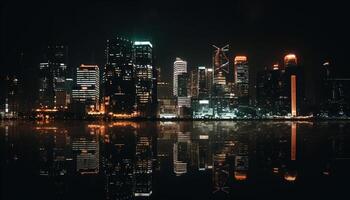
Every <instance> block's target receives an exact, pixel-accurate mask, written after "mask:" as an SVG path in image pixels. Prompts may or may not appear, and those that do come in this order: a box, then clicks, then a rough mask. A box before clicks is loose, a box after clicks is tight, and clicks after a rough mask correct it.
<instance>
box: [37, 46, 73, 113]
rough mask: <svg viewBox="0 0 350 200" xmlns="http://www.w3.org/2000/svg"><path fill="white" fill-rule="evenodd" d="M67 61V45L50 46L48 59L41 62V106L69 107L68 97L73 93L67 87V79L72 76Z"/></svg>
mask: <svg viewBox="0 0 350 200" xmlns="http://www.w3.org/2000/svg"><path fill="white" fill-rule="evenodd" d="M67 63H68V47H67V46H64V45H49V46H48V48H47V53H46V60H45V62H42V63H40V66H39V70H40V71H39V97H38V106H39V107H45V108H53V107H56V108H57V109H66V108H67V98H69V97H70V93H71V91H69V88H67V87H66V86H67V85H66V79H69V78H71V77H70V73H69V70H68V67H67ZM68 102H69V101H68Z"/></svg>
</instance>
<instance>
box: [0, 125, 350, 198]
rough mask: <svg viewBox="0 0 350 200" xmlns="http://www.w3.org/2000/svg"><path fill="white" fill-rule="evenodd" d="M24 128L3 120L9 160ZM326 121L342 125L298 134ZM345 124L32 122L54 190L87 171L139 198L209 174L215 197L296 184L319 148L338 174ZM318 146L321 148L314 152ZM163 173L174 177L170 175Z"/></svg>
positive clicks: (41, 172)
mask: <svg viewBox="0 0 350 200" xmlns="http://www.w3.org/2000/svg"><path fill="white" fill-rule="evenodd" d="M17 126H19V125H16V124H11V123H6V124H4V123H3V124H1V126H0V130H1V142H2V143H3V144H5V145H4V147H5V148H6V154H4V155H3V157H4V158H5V162H4V163H5V164H6V166H13V164H15V163H16V162H17V161H18V160H21V159H22V158H23V156H22V154H23V153H21V151H20V148H19V147H20V146H21V145H22V143H21V142H20V141H21V140H20V138H21V136H20V135H21V131H19V128H18V127H17ZM324 126H326V127H331V129H333V130H337V134H330V133H327V134H328V135H325V138H326V139H319V140H317V139H315V138H316V136H315V135H314V134H306V133H307V132H306V131H304V134H298V131H299V130H300V129H302V130H309V129H314V130H316V128H318V129H317V130H320V131H321V130H322V129H323V128H324ZM344 126H345V125H342V124H340V125H339V124H335V125H333V124H331V125H329V124H326V125H324V124H317V126H315V124H313V123H301V122H276V123H272V124H271V123H267V122H266V123H264V122H244V121H240V122H230V121H222V122H220V121H215V122H213V121H211V122H201V121H193V122H115V123H110V124H107V123H101V124H99V123H92V124H85V123H84V124H78V125H76V124H73V125H69V126H68V125H62V124H57V125H50V124H36V125H30V126H29V127H31V131H32V132H33V133H35V135H33V141H32V142H33V143H35V144H36V148H37V156H38V159H37V160H35V162H37V166H38V168H37V175H38V176H39V177H46V178H47V179H48V180H52V181H54V185H55V187H56V188H55V191H56V193H55V194H54V195H56V196H61V197H62V198H64V197H66V195H67V194H66V193H67V192H69V191H70V190H69V189H68V188H67V187H71V186H72V185H70V182H71V181H72V180H77V179H84V177H88V179H84V180H90V179H91V180H93V181H91V182H92V183H94V182H96V184H100V183H101V184H102V185H103V189H102V192H101V194H102V197H103V198H105V199H135V198H141V197H142V198H152V197H153V196H154V195H157V191H158V194H159V190H161V189H157V188H156V187H155V186H157V187H163V186H162V184H164V185H166V184H168V182H166V181H169V180H189V179H187V178H188V177H195V176H205V177H206V178H207V180H208V182H209V183H210V188H211V191H210V195H213V196H216V195H219V194H224V195H233V196H235V195H236V196H242V193H240V191H241V189H242V188H244V187H248V186H247V185H249V184H250V183H253V182H254V183H259V181H262V180H263V178H264V177H269V180H270V181H272V182H273V181H275V182H276V184H277V183H278V184H281V183H288V184H293V183H294V182H298V181H300V180H301V179H300V176H304V177H305V176H307V174H303V173H302V172H303V170H305V169H303V170H300V168H303V167H304V166H303V165H309V164H308V162H309V161H308V159H314V158H313V154H314V152H317V151H321V150H320V149H324V150H323V151H324V152H326V153H324V154H322V157H321V158H320V159H322V161H320V162H322V163H324V165H322V166H321V168H322V169H321V170H320V171H321V172H322V173H321V174H322V175H323V176H324V175H326V176H331V175H333V174H334V173H335V168H336V167H338V165H339V162H343V163H344V162H345V161H347V160H349V158H350V150H349V148H348V146H347V145H346V144H345V143H346V142H347V141H349V137H348V136H347V135H346V134H345V129H346V127H347V126H345V127H344ZM317 137H319V136H317ZM320 144H327V145H326V146H324V145H320ZM321 147H322V148H321ZM311 148H313V149H316V150H313V151H311V152H309V151H310V150H309V149H311ZM328 150H329V151H328ZM309 154H310V155H311V156H309ZM307 156H308V157H307ZM307 158H308V159H307ZM338 168H339V167H338ZM310 169H312V168H311V167H310ZM312 170H314V169H312ZM298 172H299V173H298ZM163 176H166V177H172V179H164V180H163ZM186 177H187V178H186ZM100 180H101V181H100ZM155 182H159V183H158V184H154V183H155ZM272 182H271V183H272ZM183 184H185V185H188V186H190V185H191V184H195V183H183ZM196 184H198V183H196ZM164 187H165V186H164ZM163 189H164V188H163ZM174 190H175V189H174ZM242 191H243V190H242ZM245 195H247V194H245Z"/></svg>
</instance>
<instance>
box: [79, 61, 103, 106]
mask: <svg viewBox="0 0 350 200" xmlns="http://www.w3.org/2000/svg"><path fill="white" fill-rule="evenodd" d="M72 96H73V100H74V101H77V102H81V103H84V104H85V105H86V106H89V107H90V108H91V110H96V109H98V107H99V99H100V71H99V68H98V66H97V65H83V64H82V65H80V67H78V68H77V72H76V88H75V89H73V92H72Z"/></svg>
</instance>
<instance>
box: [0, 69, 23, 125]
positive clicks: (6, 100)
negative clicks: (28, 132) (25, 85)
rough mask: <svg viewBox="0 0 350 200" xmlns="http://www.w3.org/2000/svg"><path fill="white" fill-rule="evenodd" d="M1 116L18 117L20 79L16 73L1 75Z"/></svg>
mask: <svg viewBox="0 0 350 200" xmlns="http://www.w3.org/2000/svg"><path fill="white" fill-rule="evenodd" d="M0 89H1V91H0V106H1V107H0V117H1V118H17V117H18V114H19V112H20V111H21V110H20V99H21V98H20V92H21V91H20V81H19V79H18V78H17V77H16V76H14V75H7V76H6V77H0Z"/></svg>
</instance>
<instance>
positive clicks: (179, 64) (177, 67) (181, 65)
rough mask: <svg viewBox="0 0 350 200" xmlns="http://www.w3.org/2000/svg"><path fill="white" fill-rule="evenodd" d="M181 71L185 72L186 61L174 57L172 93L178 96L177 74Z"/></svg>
mask: <svg viewBox="0 0 350 200" xmlns="http://www.w3.org/2000/svg"><path fill="white" fill-rule="evenodd" d="M182 73H187V62H186V61H184V60H182V59H181V58H176V60H175V62H174V74H173V95H174V96H178V76H179V75H180V74H182Z"/></svg>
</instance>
